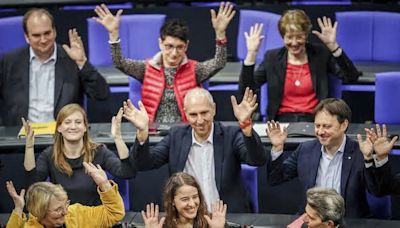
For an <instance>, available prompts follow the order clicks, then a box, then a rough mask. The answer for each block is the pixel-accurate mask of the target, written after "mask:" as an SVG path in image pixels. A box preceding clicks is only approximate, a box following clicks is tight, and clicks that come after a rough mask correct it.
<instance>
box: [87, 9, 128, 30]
mask: <svg viewBox="0 0 400 228" xmlns="http://www.w3.org/2000/svg"><path fill="white" fill-rule="evenodd" d="M94 12H95V13H96V14H97V17H93V19H94V20H96V21H97V22H98V23H100V24H102V25H103V26H104V27H105V28H106V29H107V31H108V32H109V33H118V31H119V25H120V23H121V15H122V12H123V10H122V9H120V10H118V11H117V13H116V14H115V15H113V14H112V13H111V12H110V10H109V9H108V8H107V6H106V5H105V4H101V5H100V6H96V8H95V9H94Z"/></svg>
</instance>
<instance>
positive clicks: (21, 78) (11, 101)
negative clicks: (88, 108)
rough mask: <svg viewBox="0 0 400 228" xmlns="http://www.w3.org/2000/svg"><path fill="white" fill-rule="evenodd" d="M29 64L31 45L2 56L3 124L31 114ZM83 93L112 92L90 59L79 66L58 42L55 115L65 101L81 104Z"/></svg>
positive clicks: (95, 95) (100, 95)
mask: <svg viewBox="0 0 400 228" xmlns="http://www.w3.org/2000/svg"><path fill="white" fill-rule="evenodd" d="M29 65H30V62H29V46H26V47H23V48H19V49H16V50H14V51H12V52H9V53H7V54H5V55H4V56H3V58H1V60H0V104H1V111H0V115H1V116H0V125H6V126H16V125H20V124H21V117H25V118H27V117H28V108H29ZM84 93H85V94H86V95H87V96H88V97H89V98H94V99H99V100H104V99H106V98H107V97H108V96H109V93H110V92H109V88H108V85H107V83H106V81H105V79H104V78H103V76H102V75H101V74H100V73H99V72H98V71H97V70H96V69H95V68H94V67H93V66H92V65H91V64H90V63H89V62H88V61H86V64H85V65H84V66H83V68H82V69H81V70H79V68H78V66H77V65H76V63H75V62H74V61H73V60H72V59H71V58H69V56H68V55H67V53H66V52H65V51H64V48H62V47H61V46H60V45H57V60H56V65H55V88H54V118H55V117H56V116H57V113H58V112H59V111H60V109H61V108H62V107H63V106H64V105H66V104H69V103H79V104H82V103H83V94H84ZM1 119H2V123H1Z"/></svg>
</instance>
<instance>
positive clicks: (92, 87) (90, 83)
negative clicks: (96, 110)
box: [79, 61, 110, 100]
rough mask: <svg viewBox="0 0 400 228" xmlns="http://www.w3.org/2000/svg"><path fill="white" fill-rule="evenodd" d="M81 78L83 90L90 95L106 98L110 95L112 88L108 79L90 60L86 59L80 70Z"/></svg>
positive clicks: (91, 96) (100, 98)
mask: <svg viewBox="0 0 400 228" xmlns="http://www.w3.org/2000/svg"><path fill="white" fill-rule="evenodd" d="M79 78H80V80H81V84H82V86H83V90H84V92H85V94H86V95H87V96H88V97H90V98H93V99H97V100H105V99H107V98H108V96H109V95H110V89H109V88H108V84H107V82H106V80H105V79H104V77H103V76H102V75H101V74H100V73H99V72H98V71H97V70H96V68H94V66H93V65H92V64H90V63H89V61H86V63H85V65H84V66H83V68H82V69H81V70H80V71H79Z"/></svg>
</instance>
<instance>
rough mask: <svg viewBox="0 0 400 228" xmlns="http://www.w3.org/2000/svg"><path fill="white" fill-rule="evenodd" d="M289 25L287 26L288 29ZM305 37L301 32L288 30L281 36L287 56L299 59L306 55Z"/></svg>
mask: <svg viewBox="0 0 400 228" xmlns="http://www.w3.org/2000/svg"><path fill="white" fill-rule="evenodd" d="M289 26H290V25H288V27H289ZM306 40H307V35H306V33H305V32H303V31H295V30H292V29H290V28H288V29H287V32H286V33H285V35H284V36H283V42H284V43H285V47H286V49H287V50H288V53H289V55H292V56H296V57H300V56H301V55H303V54H305V53H306Z"/></svg>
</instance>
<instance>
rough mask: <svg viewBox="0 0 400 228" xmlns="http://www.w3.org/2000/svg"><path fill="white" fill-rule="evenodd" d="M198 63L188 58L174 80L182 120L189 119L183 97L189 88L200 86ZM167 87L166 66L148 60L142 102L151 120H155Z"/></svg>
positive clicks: (179, 68)
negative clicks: (196, 69) (159, 65)
mask: <svg viewBox="0 0 400 228" xmlns="http://www.w3.org/2000/svg"><path fill="white" fill-rule="evenodd" d="M196 64H197V61H194V60H188V62H187V63H185V64H183V65H181V66H179V67H178V69H177V71H176V74H175V77H174V81H173V89H174V93H175V97H176V102H177V103H178V108H179V111H180V113H181V116H182V121H184V122H186V121H187V119H186V115H185V111H184V110H183V98H184V97H185V95H186V93H187V92H188V91H189V90H191V89H193V88H195V87H197V86H198V85H197V81H196V74H195V65H196ZM165 87H166V84H165V75H164V68H163V67H161V68H156V67H154V66H153V65H151V63H150V62H149V61H147V62H146V68H145V73H144V79H143V85H142V102H143V104H144V106H145V107H146V111H147V114H148V115H149V120H150V122H154V120H155V118H156V113H157V109H158V106H159V104H160V101H161V97H162V95H163V93H164V88H165Z"/></svg>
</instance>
